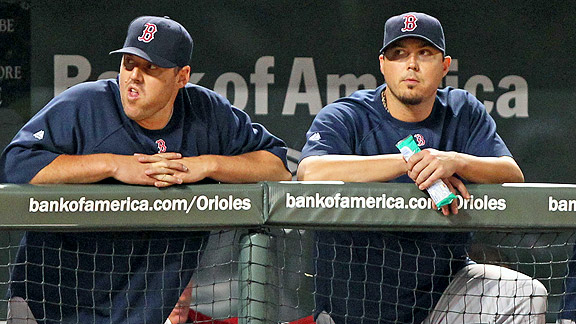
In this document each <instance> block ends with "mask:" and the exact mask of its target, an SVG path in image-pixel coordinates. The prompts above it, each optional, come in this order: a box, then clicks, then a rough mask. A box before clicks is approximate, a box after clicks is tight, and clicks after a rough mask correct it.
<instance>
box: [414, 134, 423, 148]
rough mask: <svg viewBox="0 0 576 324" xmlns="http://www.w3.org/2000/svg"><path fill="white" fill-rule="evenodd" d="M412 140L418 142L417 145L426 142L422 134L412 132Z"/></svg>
mask: <svg viewBox="0 0 576 324" xmlns="http://www.w3.org/2000/svg"><path fill="white" fill-rule="evenodd" d="M414 140H415V141H416V144H418V146H424V144H426V140H425V139H424V136H422V134H414Z"/></svg>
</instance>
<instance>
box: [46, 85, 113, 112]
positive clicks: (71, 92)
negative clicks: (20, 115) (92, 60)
mask: <svg viewBox="0 0 576 324" xmlns="http://www.w3.org/2000/svg"><path fill="white" fill-rule="evenodd" d="M119 100H120V92H119V90H118V84H117V83H116V80H115V79H107V80H99V81H93V82H83V83H80V84H77V85H75V86H72V87H71V88H69V89H67V90H65V91H64V92H62V93H61V94H59V95H57V96H56V97H54V98H53V99H52V100H51V101H50V102H49V103H48V104H46V106H45V107H44V108H43V109H42V110H41V111H40V112H43V111H44V112H45V111H60V112H64V111H65V112H68V113H72V112H75V111H80V110H82V111H87V110H90V109H98V110H99V111H105V110H107V109H108V108H114V107H116V106H117V105H118V102H119ZM114 109H116V108H114Z"/></svg>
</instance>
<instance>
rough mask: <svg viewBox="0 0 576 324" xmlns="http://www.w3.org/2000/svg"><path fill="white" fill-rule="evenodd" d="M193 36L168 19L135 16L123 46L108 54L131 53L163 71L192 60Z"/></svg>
mask: <svg viewBox="0 0 576 324" xmlns="http://www.w3.org/2000/svg"><path fill="white" fill-rule="evenodd" d="M192 47H193V42H192V37H191V36H190V34H189V33H188V31H187V30H186V28H184V27H183V26H182V25H180V24H179V23H178V22H176V21H174V20H172V19H170V18H169V17H153V16H142V17H138V18H136V19H134V20H132V22H131V23H130V26H129V27H128V35H127V36H126V40H125V41H124V47H122V48H121V49H119V50H115V51H112V52H110V54H114V53H122V54H133V55H136V56H139V57H141V58H143V59H145V60H147V61H149V62H150V63H153V64H155V65H158V66H159V67H163V68H172V67H177V66H178V67H183V66H186V65H188V63H189V62H190V58H191V57H192Z"/></svg>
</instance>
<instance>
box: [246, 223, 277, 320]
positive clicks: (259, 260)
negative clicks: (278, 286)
mask: <svg viewBox="0 0 576 324" xmlns="http://www.w3.org/2000/svg"><path fill="white" fill-rule="evenodd" d="M271 242H272V238H271V237H270V235H268V234H263V233H250V234H247V235H244V236H243V237H242V238H241V239H240V244H241V245H240V261H239V274H238V276H239V295H240V300H239V302H238V323H239V324H248V323H249V324H266V323H275V319H276V317H277V315H275V314H273V312H271V311H269V310H272V309H274V307H275V306H277V305H278V303H277V301H276V298H277V294H276V293H274V292H273V291H272V285H271V284H270V282H269V281H270V279H271V278H273V277H274V270H273V268H272V267H270V265H271V251H270V249H271V246H270V245H271Z"/></svg>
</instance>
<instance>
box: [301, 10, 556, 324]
mask: <svg viewBox="0 0 576 324" xmlns="http://www.w3.org/2000/svg"><path fill="white" fill-rule="evenodd" d="M379 60H380V71H381V72H382V74H383V76H384V79H385V82H386V83H385V84H383V85H381V86H379V87H378V88H376V89H373V90H360V91H357V92H355V93H353V94H352V95H351V96H349V97H346V98H341V99H339V100H337V101H335V102H334V103H332V104H329V105H328V106H326V107H324V108H323V109H322V110H321V111H320V113H319V114H318V115H317V116H316V118H315V119H314V121H313V123H312V125H311V127H310V130H309V131H308V133H307V134H306V136H307V142H306V144H305V146H304V148H303V151H302V157H301V160H300V163H299V166H298V179H299V180H341V181H347V182H409V183H410V182H411V183H416V185H417V186H418V188H419V189H421V190H425V189H427V188H429V187H430V185H431V184H432V183H434V182H435V181H436V180H442V181H443V182H444V183H445V184H446V185H447V186H448V187H449V188H450V189H451V190H452V191H453V192H455V193H456V192H457V191H459V192H460V193H461V194H462V196H463V197H464V198H469V197H470V194H469V193H468V191H467V189H466V186H465V183H503V182H522V181H523V180H524V177H523V174H522V171H521V170H520V168H519V167H518V165H517V164H516V162H515V161H514V159H513V158H512V155H511V154H510V151H509V150H508V148H507V147H506V145H505V144H504V142H503V141H502V139H501V138H500V136H499V135H498V134H497V133H496V124H495V122H494V120H493V119H492V118H491V117H490V115H488V113H487V112H486V109H485V107H484V106H483V105H482V103H480V102H479V101H478V100H477V99H476V98H474V97H473V96H472V95H470V94H469V93H467V92H465V91H463V90H459V89H453V88H450V87H447V88H444V89H438V87H439V85H440V84H441V81H442V78H443V77H444V76H446V74H447V73H448V69H449V67H450V63H451V58H450V57H449V56H446V46H445V39H444V31H443V29H442V26H441V24H440V22H439V21H438V20H437V19H436V18H434V17H431V16H429V15H426V14H423V13H417V12H409V13H405V14H402V15H398V16H395V17H392V18H390V19H388V21H387V22H386V24H385V28H384V43H383V46H382V48H381V50H380V56H379ZM409 135H412V136H413V137H414V138H415V141H416V143H417V144H418V146H419V147H420V148H421V149H422V151H421V152H419V153H416V154H414V155H413V156H412V157H411V158H410V159H409V160H408V161H407V162H406V161H405V160H404V158H403V156H402V155H401V154H400V153H399V151H398V149H397V147H396V143H397V142H399V141H401V140H402V139H404V138H406V137H407V136H409ZM457 202H458V201H457V200H454V201H453V202H452V204H449V205H446V206H443V207H442V208H441V212H442V214H443V215H446V216H448V215H450V214H457V213H458V204H457ZM454 217H458V216H454ZM469 240H470V234H469V233H452V232H450V233H448V232H446V233H432V232H418V233H415V232H348V231H319V232H317V233H316V249H315V266H316V276H315V286H316V291H315V302H316V312H315V316H316V321H317V323H318V324H324V323H337V324H343V323H362V324H368V323H374V324H376V323H544V322H545V311H546V289H545V287H544V286H543V285H542V284H541V283H540V282H539V281H537V280H534V279H532V278H530V277H528V276H526V275H523V274H521V273H518V272H516V271H513V270H510V269H505V268H501V267H498V266H495V265H480V264H475V263H474V262H472V261H471V260H469V259H468V258H467V244H468V242H469Z"/></svg>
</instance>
